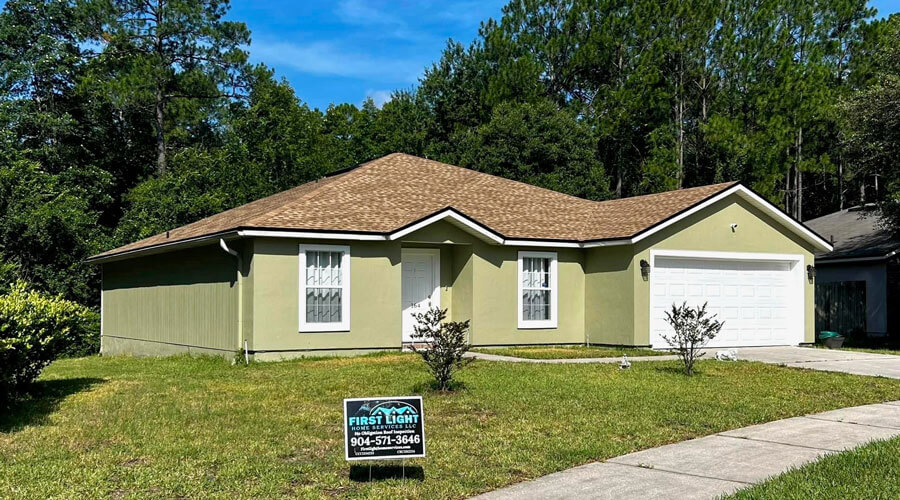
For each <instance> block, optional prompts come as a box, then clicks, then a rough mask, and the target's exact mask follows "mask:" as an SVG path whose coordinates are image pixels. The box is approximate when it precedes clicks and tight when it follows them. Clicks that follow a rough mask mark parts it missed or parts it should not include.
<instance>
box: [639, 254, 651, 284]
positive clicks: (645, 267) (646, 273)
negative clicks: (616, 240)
mask: <svg viewBox="0 0 900 500" xmlns="http://www.w3.org/2000/svg"><path fill="white" fill-rule="evenodd" d="M641 277H642V278H644V281H647V280H648V279H650V263H649V262H647V261H646V260H644V259H641Z"/></svg>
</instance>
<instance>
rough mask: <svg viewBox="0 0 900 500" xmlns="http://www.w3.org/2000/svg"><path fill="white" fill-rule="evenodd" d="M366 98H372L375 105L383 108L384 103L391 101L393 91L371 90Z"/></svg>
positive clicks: (367, 92)
mask: <svg viewBox="0 0 900 500" xmlns="http://www.w3.org/2000/svg"><path fill="white" fill-rule="evenodd" d="M366 97H369V98H371V99H372V101H374V102H375V105H376V106H378V107H379V108H381V107H382V106H384V103H386V102H388V101H390V100H391V91H390V90H373V89H369V90H367V91H366Z"/></svg>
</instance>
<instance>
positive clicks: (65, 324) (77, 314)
mask: <svg viewBox="0 0 900 500" xmlns="http://www.w3.org/2000/svg"><path fill="white" fill-rule="evenodd" d="M96 325H97V314H96V313H93V312H92V311H90V310H89V309H88V308H86V307H84V306H82V305H80V304H78V303H75V302H72V301H69V300H65V299H63V298H62V297H59V296H49V295H45V294H42V293H40V292H36V291H33V290H29V289H28V287H27V286H26V284H25V283H24V282H21V281H20V282H18V283H16V284H14V285H13V286H12V288H11V289H10V291H9V293H7V294H5V295H0V401H7V400H9V399H11V398H13V397H15V396H17V395H19V394H21V392H22V391H23V390H24V389H25V388H26V387H27V386H28V385H29V384H30V383H31V382H33V381H34V379H36V378H37V376H38V375H40V373H41V370H43V369H44V367H45V366H47V365H48V364H50V362H52V361H53V360H54V359H56V358H57V357H59V356H60V355H62V354H64V353H66V352H68V351H69V350H70V349H73V347H74V346H77V345H79V343H80V342H85V341H84V340H83V339H88V338H92V337H93V334H94V331H93V330H94V329H95V328H96ZM88 343H89V341H88Z"/></svg>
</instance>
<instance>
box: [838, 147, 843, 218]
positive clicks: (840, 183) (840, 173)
mask: <svg viewBox="0 0 900 500" xmlns="http://www.w3.org/2000/svg"><path fill="white" fill-rule="evenodd" d="M843 209H844V155H841V159H840V160H839V161H838V210H843Z"/></svg>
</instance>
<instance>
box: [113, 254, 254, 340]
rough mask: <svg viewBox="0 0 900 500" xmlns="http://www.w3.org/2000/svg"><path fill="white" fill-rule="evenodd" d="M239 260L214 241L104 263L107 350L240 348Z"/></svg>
mask: <svg viewBox="0 0 900 500" xmlns="http://www.w3.org/2000/svg"><path fill="white" fill-rule="evenodd" d="M236 279H237V265H236V260H235V259H234V258H233V257H231V256H229V255H228V254H226V253H225V252H223V251H222V250H221V249H219V248H218V247H217V246H213V245H209V246H203V247H198V248H193V249H188V250H182V251H177V252H169V253H165V254H160V255H152V256H148V257H142V258H135V259H129V260H123V261H118V262H111V263H107V264H104V265H103V288H102V292H101V293H102V294H103V298H102V301H103V316H102V322H103V338H102V349H101V350H102V352H103V353H104V354H122V353H131V354H143V355H164V354H173V353H177V352H209V353H216V352H219V353H221V354H222V355H227V356H231V355H232V354H233V353H234V351H235V350H236V349H238V343H239V342H238V322H237V317H238V316H237V304H238V293H237V284H236Z"/></svg>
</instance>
